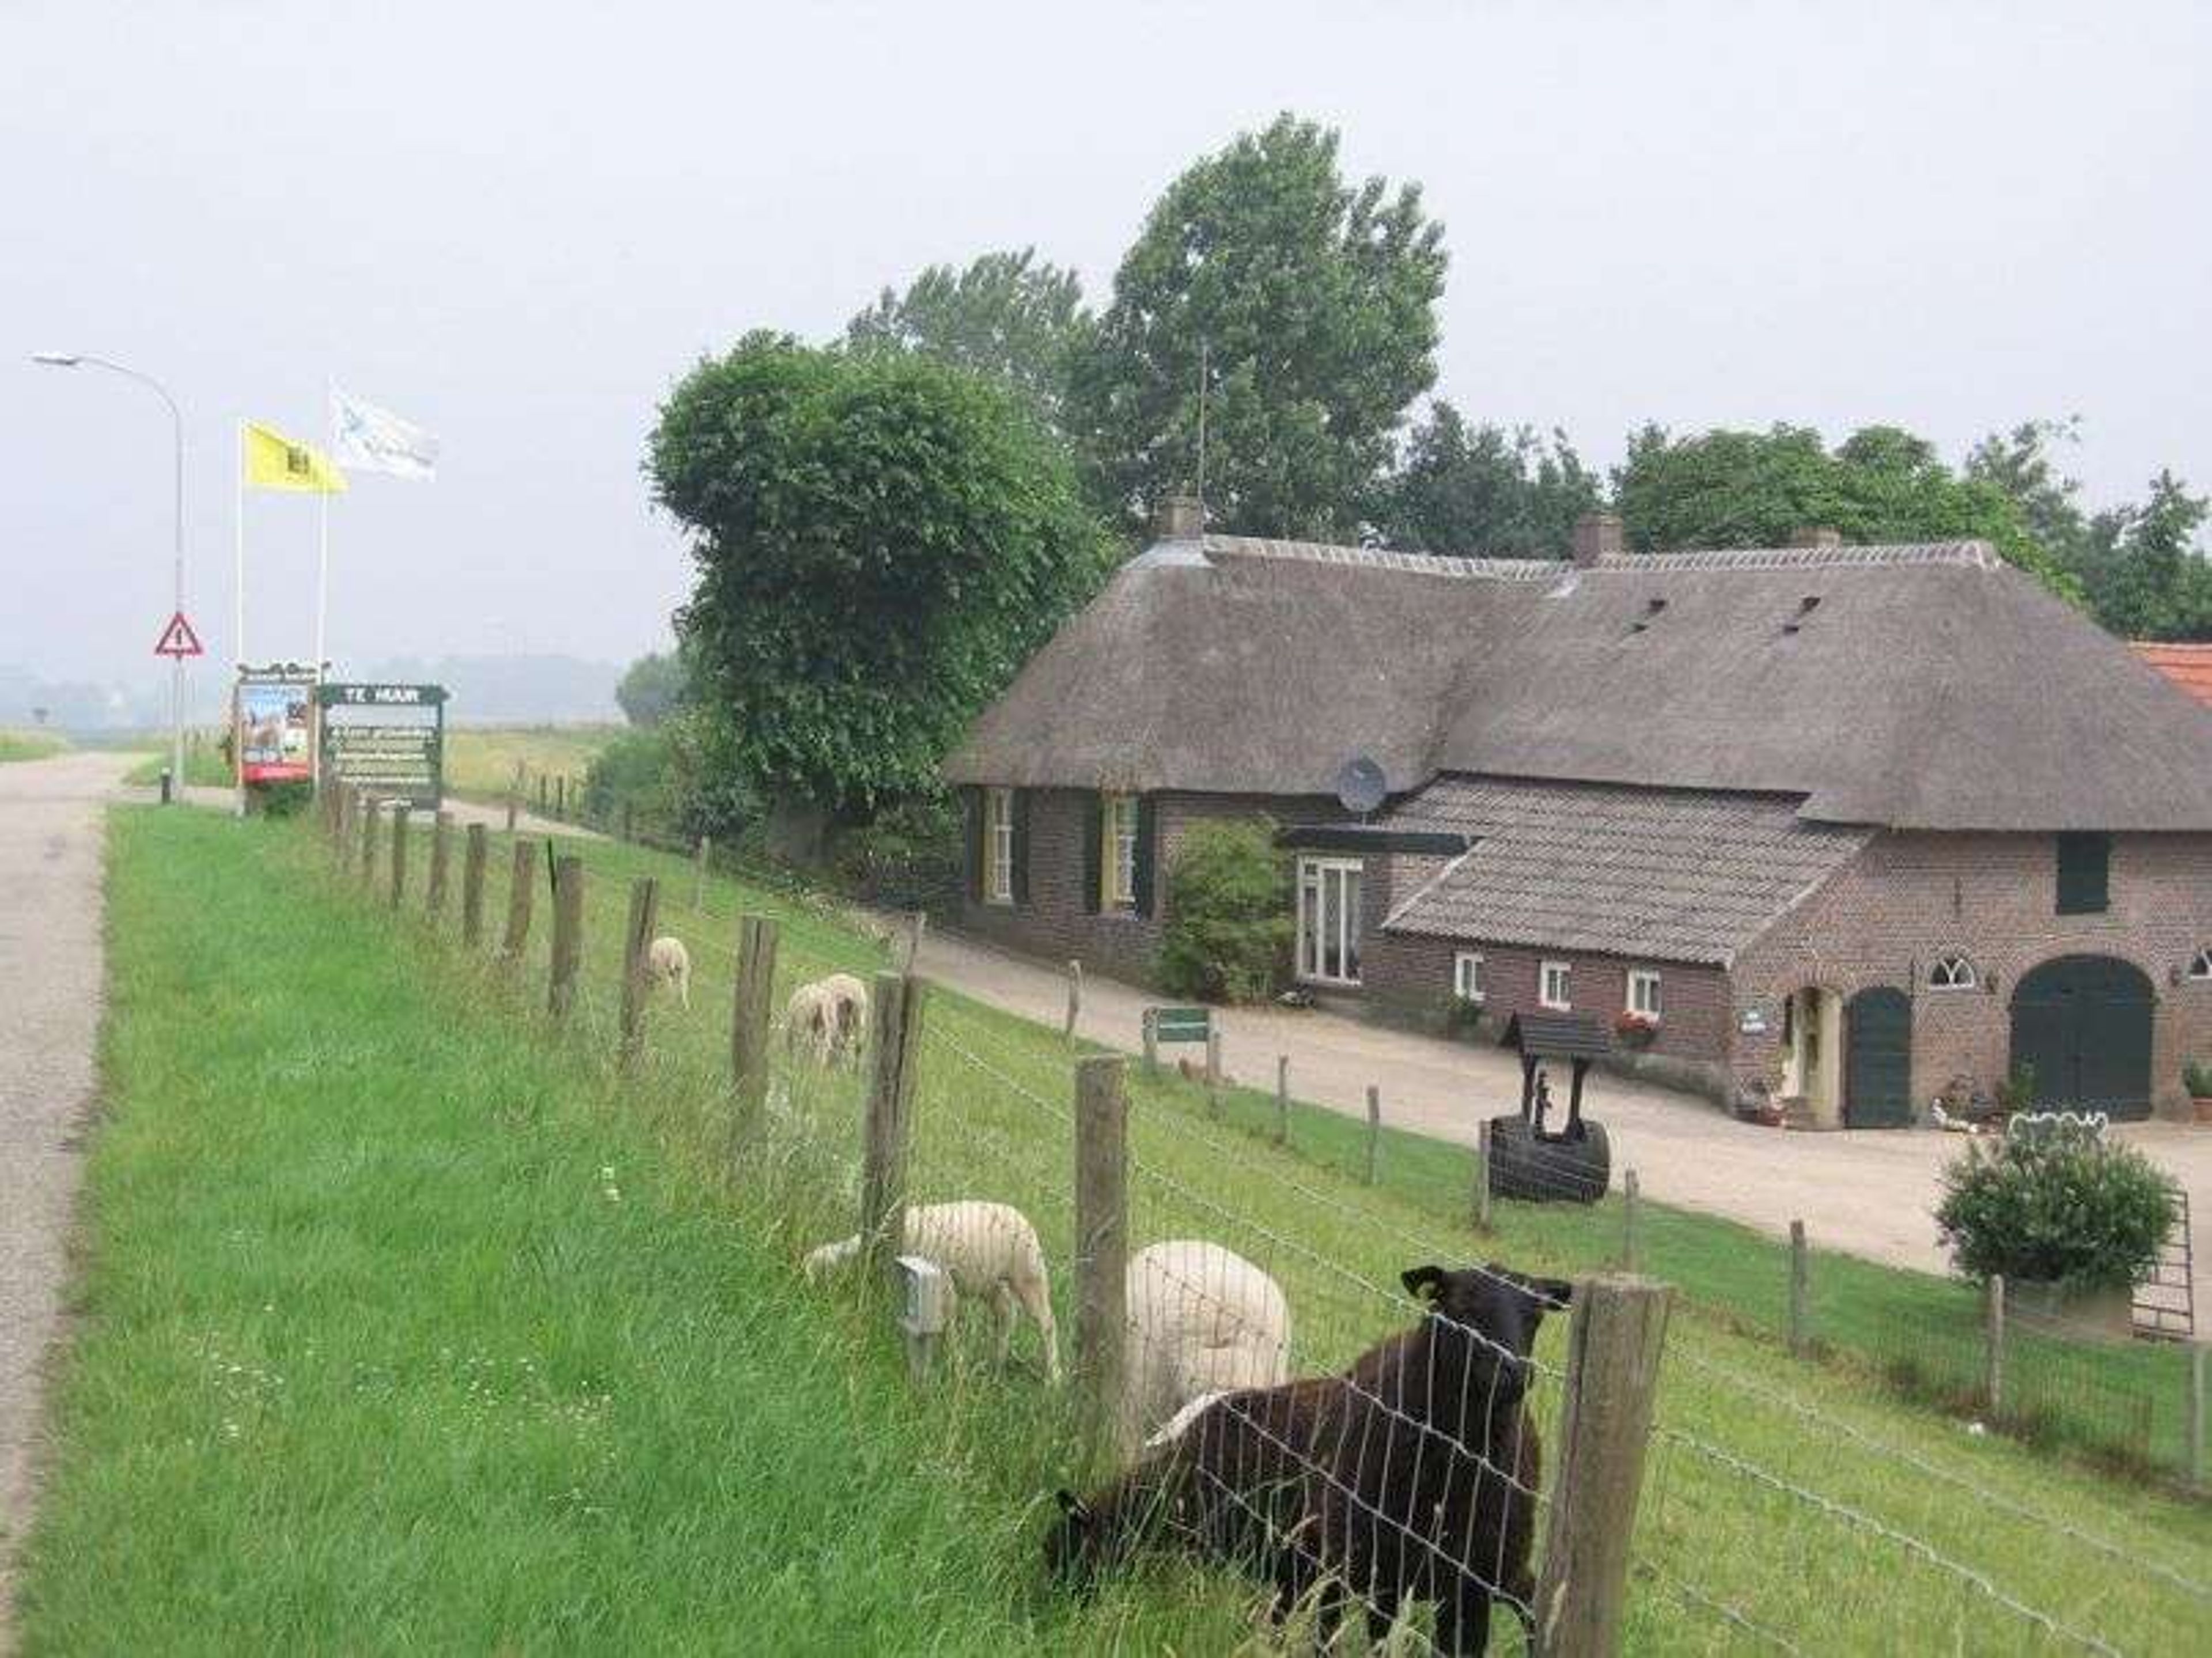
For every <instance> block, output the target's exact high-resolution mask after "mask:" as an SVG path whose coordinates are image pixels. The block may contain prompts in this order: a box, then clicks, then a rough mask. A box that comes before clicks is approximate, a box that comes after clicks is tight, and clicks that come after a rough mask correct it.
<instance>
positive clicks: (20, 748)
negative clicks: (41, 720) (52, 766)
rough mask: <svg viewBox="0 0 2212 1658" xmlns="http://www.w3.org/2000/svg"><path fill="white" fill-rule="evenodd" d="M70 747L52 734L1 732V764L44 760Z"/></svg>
mask: <svg viewBox="0 0 2212 1658" xmlns="http://www.w3.org/2000/svg"><path fill="white" fill-rule="evenodd" d="M68 746H69V744H67V743H66V742H64V741H63V740H62V738H58V737H57V736H55V735H54V734H53V733H52V732H39V731H31V732H18V731H0V764H5V763H6V762H9V761H10V760H44V759H46V758H47V757H48V756H51V755H57V754H59V753H60V752H61V751H62V750H64V749H66V748H67V747H68Z"/></svg>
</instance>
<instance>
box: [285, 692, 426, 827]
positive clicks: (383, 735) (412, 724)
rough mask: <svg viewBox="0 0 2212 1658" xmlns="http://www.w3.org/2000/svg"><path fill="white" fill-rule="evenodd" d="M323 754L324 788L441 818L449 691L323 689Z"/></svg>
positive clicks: (320, 746)
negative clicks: (351, 789) (346, 788)
mask: <svg viewBox="0 0 2212 1658" xmlns="http://www.w3.org/2000/svg"><path fill="white" fill-rule="evenodd" d="M315 701H317V702H318V703H319V704H320V705H321V710H322V720H321V723H320V740H319V744H318V752H319V755H320V756H321V761H320V765H321V770H322V774H323V779H324V780H325V782H342V783H351V784H353V785H354V786H356V787H358V788H361V789H362V790H365V791H366V792H367V793H368V794H369V795H370V796H372V797H373V798H374V799H380V800H404V801H405V802H406V803H407V807H408V809H409V810H410V811H433V812H434V811H437V810H438V808H439V807H440V805H442V804H443V798H444V794H445V752H446V688H445V687H444V686H443V685H393V684H354V683H332V684H325V685H320V686H318V687H317V688H316V689H315Z"/></svg>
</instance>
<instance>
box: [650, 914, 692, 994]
mask: <svg viewBox="0 0 2212 1658" xmlns="http://www.w3.org/2000/svg"><path fill="white" fill-rule="evenodd" d="M645 981H646V983H647V985H648V986H651V985H673V986H674V987H676V993H677V995H678V997H679V998H680V999H682V1001H683V1004H684V1006H685V1007H687V1008H688V1007H690V1005H691V952H690V950H686V949H684V941H683V940H682V939H681V938H675V937H672V936H671V935H670V934H667V933H663V934H662V935H661V936H660V937H659V938H655V939H654V940H653V942H652V943H651V944H647V946H646V947H645Z"/></svg>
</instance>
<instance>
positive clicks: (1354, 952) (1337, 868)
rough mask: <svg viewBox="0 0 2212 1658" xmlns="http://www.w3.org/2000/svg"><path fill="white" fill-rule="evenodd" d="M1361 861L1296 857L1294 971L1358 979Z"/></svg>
mask: <svg viewBox="0 0 2212 1658" xmlns="http://www.w3.org/2000/svg"><path fill="white" fill-rule="evenodd" d="M1359 869H1360V865H1359V860H1358V859H1355V858H1301V859H1298V976H1299V977H1300V978H1302V979H1310V980H1312V981H1316V983H1320V984H1330V985H1356V984H1358V982H1359Z"/></svg>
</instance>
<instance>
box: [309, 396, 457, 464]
mask: <svg viewBox="0 0 2212 1658" xmlns="http://www.w3.org/2000/svg"><path fill="white" fill-rule="evenodd" d="M331 450H332V451H333V452H334V454H335V456H336V459H337V463H338V465H341V466H343V467H345V468H346V469H347V470H348V471H356V472H390V473H392V474H393V475H394V476H396V477H408V478H434V477H437V476H438V440H437V439H435V438H434V437H432V436H431V435H430V434H428V432H426V431H424V430H423V429H422V428H421V427H419V426H415V425H411V424H410V423H409V422H406V421H404V420H402V419H400V418H399V416H397V415H395V414H393V413H392V412H391V410H386V409H379V408H378V407H377V406H376V405H375V404H373V403H363V402H362V400H361V399H360V398H351V397H348V396H347V395H346V394H345V393H344V392H341V391H339V390H338V389H337V387H336V386H332V387H331Z"/></svg>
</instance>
